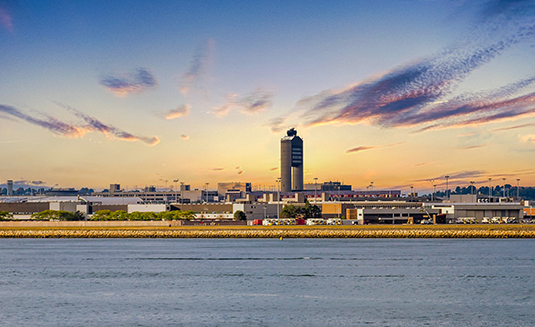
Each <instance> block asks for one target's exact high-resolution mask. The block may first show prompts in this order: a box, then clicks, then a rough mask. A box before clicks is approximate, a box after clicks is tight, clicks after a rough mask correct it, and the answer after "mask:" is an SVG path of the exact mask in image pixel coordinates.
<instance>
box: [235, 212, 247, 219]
mask: <svg viewBox="0 0 535 327" xmlns="http://www.w3.org/2000/svg"><path fill="white" fill-rule="evenodd" d="M234 220H247V216H246V215H245V212H243V211H241V210H237V211H236V212H235V213H234Z"/></svg>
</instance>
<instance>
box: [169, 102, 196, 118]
mask: <svg viewBox="0 0 535 327" xmlns="http://www.w3.org/2000/svg"><path fill="white" fill-rule="evenodd" d="M190 109H191V106H190V105H189V104H185V105H182V106H178V107H177V108H176V109H172V110H169V111H167V112H166V113H165V119H175V118H180V117H182V116H186V115H188V114H189V110H190Z"/></svg>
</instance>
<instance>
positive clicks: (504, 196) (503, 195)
mask: <svg viewBox="0 0 535 327" xmlns="http://www.w3.org/2000/svg"><path fill="white" fill-rule="evenodd" d="M502 180H503V197H504V198H505V177H504V178H502Z"/></svg>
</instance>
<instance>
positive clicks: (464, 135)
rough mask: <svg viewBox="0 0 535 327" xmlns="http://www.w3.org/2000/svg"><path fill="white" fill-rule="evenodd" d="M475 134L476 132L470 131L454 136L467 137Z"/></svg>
mask: <svg viewBox="0 0 535 327" xmlns="http://www.w3.org/2000/svg"><path fill="white" fill-rule="evenodd" d="M477 134H478V133H477V132H471V133H464V134H458V135H456V136H457V137H469V136H474V135H477Z"/></svg>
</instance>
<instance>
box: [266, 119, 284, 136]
mask: <svg viewBox="0 0 535 327" xmlns="http://www.w3.org/2000/svg"><path fill="white" fill-rule="evenodd" d="M285 122H286V118H284V117H277V118H272V119H270V120H268V121H267V123H265V124H264V125H263V126H268V127H269V128H270V129H271V132H273V133H280V132H282V131H284V130H285V129H286V128H288V127H289V126H286V125H284V123H285Z"/></svg>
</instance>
